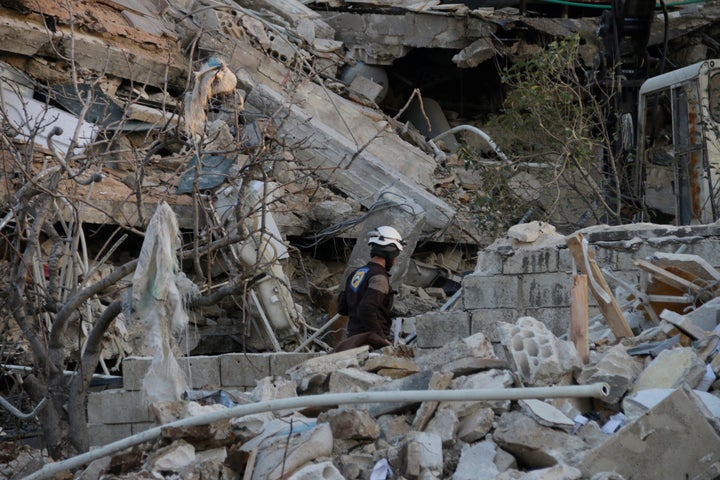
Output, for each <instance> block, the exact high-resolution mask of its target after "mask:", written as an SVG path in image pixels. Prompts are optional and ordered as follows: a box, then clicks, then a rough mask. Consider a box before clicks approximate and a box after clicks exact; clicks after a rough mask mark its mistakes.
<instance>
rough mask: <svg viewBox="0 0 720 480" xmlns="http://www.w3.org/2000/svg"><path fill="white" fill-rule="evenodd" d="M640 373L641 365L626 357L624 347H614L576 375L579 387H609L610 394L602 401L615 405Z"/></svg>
mask: <svg viewBox="0 0 720 480" xmlns="http://www.w3.org/2000/svg"><path fill="white" fill-rule="evenodd" d="M641 371H642V364H641V363H640V362H639V361H638V360H636V359H635V358H634V357H631V356H630V355H628V353H627V351H626V350H625V347H623V346H622V345H616V346H614V347H612V348H611V349H610V350H609V351H608V352H607V353H606V354H605V355H604V356H603V357H602V358H601V359H600V361H598V362H597V363H596V364H594V365H587V366H585V367H584V368H583V371H582V372H581V373H580V375H578V377H577V382H578V383H579V384H581V385H589V384H592V383H607V384H608V385H609V386H610V394H609V395H608V396H607V397H606V398H605V399H603V401H604V402H606V403H617V402H619V401H620V399H622V397H623V395H625V393H626V392H627V391H628V390H629V389H630V387H631V386H632V385H633V382H634V381H635V379H636V378H637V376H638V375H639V374H640V372H641Z"/></svg>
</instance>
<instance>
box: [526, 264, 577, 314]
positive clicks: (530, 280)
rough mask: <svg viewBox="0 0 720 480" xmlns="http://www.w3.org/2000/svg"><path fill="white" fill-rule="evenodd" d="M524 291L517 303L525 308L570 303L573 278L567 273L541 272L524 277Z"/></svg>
mask: <svg viewBox="0 0 720 480" xmlns="http://www.w3.org/2000/svg"><path fill="white" fill-rule="evenodd" d="M523 280H524V282H523V285H522V289H521V291H522V293H523V294H524V295H523V296H521V297H520V298H518V300H519V301H516V302H515V303H516V304H521V305H522V306H523V307H524V308H540V307H561V306H568V305H570V286H571V278H570V276H568V275H567V274H566V273H564V272H562V273H540V274H536V275H526V276H524V277H523Z"/></svg>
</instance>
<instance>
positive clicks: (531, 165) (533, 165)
mask: <svg viewBox="0 0 720 480" xmlns="http://www.w3.org/2000/svg"><path fill="white" fill-rule="evenodd" d="M461 130H465V131H468V132H472V133H474V134H476V135H477V136H479V137H480V138H482V139H483V140H485V141H486V142H487V143H488V145H490V146H491V147H492V149H493V150H494V151H495V153H497V155H498V157H500V159H502V160H503V162H505V163H507V164H508V165H510V166H514V167H518V166H523V167H527V168H555V165H553V164H551V163H535V162H518V163H512V162H511V161H510V160H508V158H507V156H506V155H505V153H503V151H502V150H500V147H499V146H498V145H497V144H496V143H495V142H494V141H493V139H492V138H490V135H488V134H487V133H485V132H483V131H482V130H480V129H479V128H477V127H473V126H472V125H458V126H456V127H453V128H451V129H450V130H445V131H444V132H442V133H441V134H439V135H438V136H436V137H434V138H432V139H430V140H429V143H430V145H431V146H432V148H433V150H437V147H436V146H435V140H438V139H439V138H442V137H444V136H445V135H450V134H451V133H455V132H459V131H461ZM476 163H478V164H479V165H497V164H498V162H496V161H493V160H479V161H477V162H476Z"/></svg>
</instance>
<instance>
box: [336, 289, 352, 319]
mask: <svg viewBox="0 0 720 480" xmlns="http://www.w3.org/2000/svg"><path fill="white" fill-rule="evenodd" d="M338 313H339V314H340V315H349V314H350V308H349V307H348V304H347V296H346V295H345V290H343V291H342V292H340V296H339V297H338Z"/></svg>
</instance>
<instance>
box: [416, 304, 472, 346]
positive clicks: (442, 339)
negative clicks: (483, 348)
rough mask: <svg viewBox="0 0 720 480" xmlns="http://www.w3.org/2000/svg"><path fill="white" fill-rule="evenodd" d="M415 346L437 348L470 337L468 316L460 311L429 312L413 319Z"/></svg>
mask: <svg viewBox="0 0 720 480" xmlns="http://www.w3.org/2000/svg"><path fill="white" fill-rule="evenodd" d="M415 331H416V332H417V346H418V347H420V348H438V347H442V346H445V345H446V344H448V343H450V342H453V341H455V340H461V339H463V338H465V337H468V336H469V335H470V315H469V314H468V313H466V312H462V311H453V312H430V313H426V314H424V315H418V316H416V317H415Z"/></svg>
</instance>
